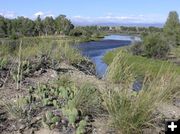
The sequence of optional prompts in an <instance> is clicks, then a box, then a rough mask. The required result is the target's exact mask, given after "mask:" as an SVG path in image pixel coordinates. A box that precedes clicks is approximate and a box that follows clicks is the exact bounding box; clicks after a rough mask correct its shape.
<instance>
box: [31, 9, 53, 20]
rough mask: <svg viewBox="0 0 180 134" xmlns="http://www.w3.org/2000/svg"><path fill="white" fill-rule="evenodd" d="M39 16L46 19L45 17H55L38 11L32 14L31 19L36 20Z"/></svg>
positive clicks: (49, 13)
mask: <svg viewBox="0 0 180 134" xmlns="http://www.w3.org/2000/svg"><path fill="white" fill-rule="evenodd" d="M39 15H40V16H41V18H43V19H44V18H46V17H53V18H54V17H55V15H54V14H52V13H51V12H42V11H39V12H37V13H35V14H34V16H33V18H34V19H35V18H37V17H38V16H39Z"/></svg>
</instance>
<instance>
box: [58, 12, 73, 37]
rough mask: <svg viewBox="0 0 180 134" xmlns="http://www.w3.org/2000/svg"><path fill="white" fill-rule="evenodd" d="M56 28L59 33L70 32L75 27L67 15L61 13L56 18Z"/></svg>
mask: <svg viewBox="0 0 180 134" xmlns="http://www.w3.org/2000/svg"><path fill="white" fill-rule="evenodd" d="M55 23H56V30H57V33H58V34H66V35H67V34H69V32H70V30H71V29H73V28H74V26H73V24H72V23H71V21H70V20H68V19H67V18H66V16H65V15H59V16H58V17H57V18H56V19H55Z"/></svg>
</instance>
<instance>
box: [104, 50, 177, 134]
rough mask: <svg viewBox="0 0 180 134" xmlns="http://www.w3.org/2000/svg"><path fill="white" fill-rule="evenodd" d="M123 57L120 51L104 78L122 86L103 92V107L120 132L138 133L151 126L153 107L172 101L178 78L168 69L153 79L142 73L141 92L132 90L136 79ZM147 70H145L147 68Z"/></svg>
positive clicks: (124, 56) (149, 75)
mask: <svg viewBox="0 0 180 134" xmlns="http://www.w3.org/2000/svg"><path fill="white" fill-rule="evenodd" d="M127 63H128V62H127V59H126V55H124V54H123V52H119V53H118V54H117V55H116V57H115V58H114V60H113V62H112V63H111V65H110V67H109V70H108V72H107V79H108V80H109V81H112V82H115V83H121V84H120V86H119V87H118V88H116V89H114V90H110V91H104V95H103V96H104V101H105V106H106V108H107V110H108V112H109V115H110V117H111V118H110V119H111V121H112V124H113V126H114V127H115V128H116V129H117V130H118V132H119V133H123V134H124V133H125V134H132V133H135V134H136V133H137V134H138V133H141V131H142V129H143V128H145V127H153V122H154V121H155V118H157V116H156V117H155V116H154V115H153V113H154V112H155V110H156V108H157V107H158V106H159V105H160V104H161V103H163V102H164V101H168V100H170V99H171V98H172V96H173V94H174V93H175V92H177V89H176V87H177V86H178V81H179V80H178V77H176V76H177V75H176V74H175V72H172V70H171V69H167V70H166V72H165V71H164V70H163V71H162V70H161V69H159V72H158V73H157V74H156V75H154V76H153V77H152V75H151V74H150V73H148V72H147V73H145V74H144V81H143V84H142V89H141V90H140V91H139V92H134V91H133V90H132V87H133V82H134V80H135V76H134V74H133V72H132V69H133V67H134V66H133V64H127ZM147 70H148V68H147Z"/></svg>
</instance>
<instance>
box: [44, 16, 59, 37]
mask: <svg viewBox="0 0 180 134" xmlns="http://www.w3.org/2000/svg"><path fill="white" fill-rule="evenodd" d="M55 29H56V28H55V22H54V19H53V17H46V18H45V19H44V20H43V31H44V32H45V34H46V36H47V35H52V34H54V33H55Z"/></svg>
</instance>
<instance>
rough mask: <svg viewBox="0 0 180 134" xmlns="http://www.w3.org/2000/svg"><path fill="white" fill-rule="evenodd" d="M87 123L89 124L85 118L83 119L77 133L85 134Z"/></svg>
mask: <svg viewBox="0 0 180 134" xmlns="http://www.w3.org/2000/svg"><path fill="white" fill-rule="evenodd" d="M86 125H87V122H86V121H85V120H81V121H80V122H79V126H78V128H77V130H76V134H84V133H85V127H86Z"/></svg>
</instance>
